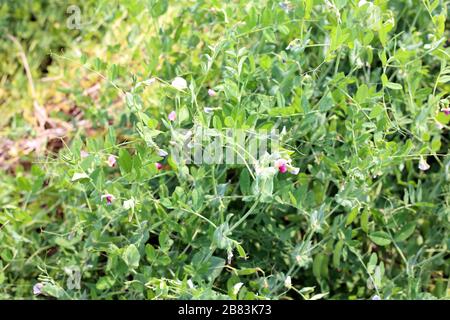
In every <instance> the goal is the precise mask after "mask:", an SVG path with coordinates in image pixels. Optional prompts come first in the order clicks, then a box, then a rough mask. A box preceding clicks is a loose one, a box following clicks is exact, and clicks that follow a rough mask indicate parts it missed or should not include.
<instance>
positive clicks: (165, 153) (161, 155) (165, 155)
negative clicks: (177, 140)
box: [158, 149, 168, 158]
mask: <svg viewBox="0 0 450 320" xmlns="http://www.w3.org/2000/svg"><path fill="white" fill-rule="evenodd" d="M167 155H168V153H167V152H166V151H164V150H163V149H159V150H158V156H160V157H163V158H164V157H167Z"/></svg>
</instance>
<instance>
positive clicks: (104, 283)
mask: <svg viewBox="0 0 450 320" xmlns="http://www.w3.org/2000/svg"><path fill="white" fill-rule="evenodd" d="M113 285H114V278H113V277H110V276H105V277H101V278H100V279H98V281H97V283H96V285H95V287H96V288H97V290H100V291H103V290H108V289H110V288H111V287H112V286H113Z"/></svg>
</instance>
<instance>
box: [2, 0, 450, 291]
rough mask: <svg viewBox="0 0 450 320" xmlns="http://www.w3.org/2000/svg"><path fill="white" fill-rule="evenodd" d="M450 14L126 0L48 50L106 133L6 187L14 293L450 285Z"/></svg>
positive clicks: (383, 1)
mask: <svg viewBox="0 0 450 320" xmlns="http://www.w3.org/2000/svg"><path fill="white" fill-rule="evenodd" d="M448 7H449V3H448V2H445V1H442V0H434V1H431V0H422V1H419V0H417V1H415V0H414V1H408V0H391V1H388V0H375V1H365V0H361V1H352V0H325V1H322V0H302V1H283V2H279V1H272V0H265V1H245V2H223V1H215V0H207V1H206V0H205V1H180V3H173V4H172V2H169V1H161V0H160V1H157V0H150V1H137V0H136V1H126V2H125V1H116V3H115V4H114V6H111V8H112V9H111V8H110V10H113V11H114V14H112V15H111V12H109V15H106V12H105V13H104V14H105V15H104V16H102V15H99V16H98V18H99V19H100V17H106V16H107V18H108V19H109V20H107V23H106V24H105V30H104V31H102V32H104V38H103V40H101V41H103V42H102V44H103V45H102V48H101V50H102V51H100V52H101V54H98V53H97V54H96V53H95V52H96V51H95V50H89V49H88V48H86V49H85V48H84V47H83V46H81V45H80V44H78V43H76V44H74V45H73V47H74V48H72V51H68V52H66V53H64V54H60V53H52V57H53V58H54V59H55V60H56V61H59V62H60V63H61V64H63V65H64V64H71V65H76V66H77V73H76V74H74V75H72V77H73V78H72V79H66V81H67V82H69V83H70V87H67V88H65V89H64V92H65V94H66V95H67V96H68V99H70V100H72V101H76V103H77V105H79V106H80V108H82V109H83V110H84V113H85V117H86V119H87V120H89V121H90V122H91V124H92V128H93V129H92V130H86V129H84V128H81V127H80V128H79V129H76V130H74V131H73V133H72V136H71V138H70V139H68V140H64V141H63V143H64V145H63V147H62V148H61V150H60V151H59V153H58V154H57V155H51V156H50V155H48V156H46V157H43V158H39V159H38V161H36V163H35V164H34V165H33V166H32V168H31V169H30V170H29V171H26V170H24V169H23V170H22V169H18V170H17V172H16V174H15V175H16V177H12V176H9V175H7V176H5V178H4V179H2V180H0V185H2V186H4V188H1V189H2V191H0V194H3V200H1V203H2V207H3V208H2V213H3V214H2V217H1V218H0V230H1V233H0V241H1V243H2V245H1V247H2V249H1V252H0V257H1V261H0V296H1V297H11V296H13V297H14V296H16V297H31V296H35V297H36V298H48V297H56V298H60V299H82V298H89V299H251V300H255V299H305V300H310V299H311V300H315V299H439V298H445V297H448V294H449V281H448V276H449V271H450V270H449V263H448V246H449V244H450V242H449V237H448V230H449V221H450V220H449V217H450V216H449V215H450V210H449V208H450V207H449V202H450V196H449V180H450V158H449V156H448V147H449V135H448V132H449V131H448V129H449V120H450V107H449V92H450V66H449V62H450V49H449V48H448V38H449V36H450V33H449V31H448V29H449V28H448V27H449V22H448V20H447V10H448ZM104 10H106V9H104ZM105 19H106V18H105ZM119 25H121V26H124V27H123V30H121V31H120V32H121V33H120V34H118V32H119V31H118V30H117V28H118V26H119ZM78 32H80V37H81V38H82V39H84V38H83V37H86V40H83V41H88V39H87V37H88V35H89V34H91V33H92V32H98V31H93V30H91V29H88V30H83V29H82V30H80V31H78ZM97 52H99V51H97ZM76 79H90V81H97V83H98V84H99V85H98V86H99V96H98V97H97V99H96V100H93V99H88V98H86V96H85V95H83V91H82V81H78V80H76ZM83 81H84V80H83ZM5 199H6V201H5ZM16 284H20V285H17V286H16Z"/></svg>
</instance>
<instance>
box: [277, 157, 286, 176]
mask: <svg viewBox="0 0 450 320" xmlns="http://www.w3.org/2000/svg"><path fill="white" fill-rule="evenodd" d="M275 168H277V169H278V171H280V172H281V173H286V172H287V171H288V167H287V160H286V159H278V160H276V161H275Z"/></svg>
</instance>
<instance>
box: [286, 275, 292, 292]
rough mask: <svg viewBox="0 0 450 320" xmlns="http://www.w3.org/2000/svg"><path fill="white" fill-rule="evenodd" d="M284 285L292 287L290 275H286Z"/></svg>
mask: <svg viewBox="0 0 450 320" xmlns="http://www.w3.org/2000/svg"><path fill="white" fill-rule="evenodd" d="M284 286H285V287H286V288H288V289H290V288H291V287H292V280H291V276H287V277H286V279H285V280H284Z"/></svg>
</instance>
